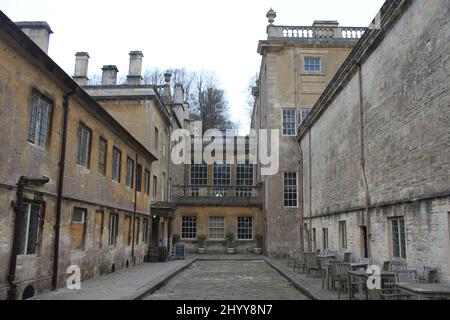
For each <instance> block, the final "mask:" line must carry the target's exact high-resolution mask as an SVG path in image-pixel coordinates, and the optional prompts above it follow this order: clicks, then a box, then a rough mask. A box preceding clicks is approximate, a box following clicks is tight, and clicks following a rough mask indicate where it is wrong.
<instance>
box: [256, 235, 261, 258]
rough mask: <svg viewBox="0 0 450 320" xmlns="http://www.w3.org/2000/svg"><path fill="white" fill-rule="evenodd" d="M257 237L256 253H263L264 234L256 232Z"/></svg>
mask: <svg viewBox="0 0 450 320" xmlns="http://www.w3.org/2000/svg"><path fill="white" fill-rule="evenodd" d="M255 239H256V248H255V254H262V251H263V249H262V245H263V241H262V240H263V235H262V234H259V233H257V234H255Z"/></svg>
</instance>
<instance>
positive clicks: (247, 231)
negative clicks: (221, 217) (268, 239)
mask: <svg viewBox="0 0 450 320" xmlns="http://www.w3.org/2000/svg"><path fill="white" fill-rule="evenodd" d="M240 220H241V221H240ZM245 220H247V221H245ZM253 226H254V223H253V217H252V216H241V217H237V223H236V239H237V240H238V241H253V239H254V232H253Z"/></svg>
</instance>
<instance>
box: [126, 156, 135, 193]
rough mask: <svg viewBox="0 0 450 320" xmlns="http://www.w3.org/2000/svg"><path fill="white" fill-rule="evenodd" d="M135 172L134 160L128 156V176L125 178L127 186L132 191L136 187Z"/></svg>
mask: <svg viewBox="0 0 450 320" xmlns="http://www.w3.org/2000/svg"><path fill="white" fill-rule="evenodd" d="M134 170H135V169H134V159H133V158H131V157H130V156H127V175H126V177H125V184H126V186H127V187H130V188H131V189H133V187H134Z"/></svg>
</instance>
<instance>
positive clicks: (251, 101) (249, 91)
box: [246, 73, 259, 118]
mask: <svg viewBox="0 0 450 320" xmlns="http://www.w3.org/2000/svg"><path fill="white" fill-rule="evenodd" d="M258 79H259V74H258V73H256V74H255V75H254V76H253V77H251V78H250V80H249V82H248V85H247V90H246V92H247V106H246V111H247V113H248V114H249V116H250V118H251V117H252V114H253V108H254V106H255V102H256V97H255V96H254V95H253V92H252V91H253V88H254V87H255V86H256V85H257V84H256V81H257V80H258Z"/></svg>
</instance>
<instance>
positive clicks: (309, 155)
mask: <svg viewBox="0 0 450 320" xmlns="http://www.w3.org/2000/svg"><path fill="white" fill-rule="evenodd" d="M311 134H312V130H311V127H310V126H308V149H309V152H308V157H309V164H308V165H309V231H308V233H307V234H308V251H309V252H311V251H312V239H311V237H312V235H311V233H312V164H311V159H312V156H311V151H312V148H311ZM316 250H317V248H316Z"/></svg>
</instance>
